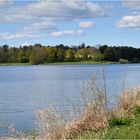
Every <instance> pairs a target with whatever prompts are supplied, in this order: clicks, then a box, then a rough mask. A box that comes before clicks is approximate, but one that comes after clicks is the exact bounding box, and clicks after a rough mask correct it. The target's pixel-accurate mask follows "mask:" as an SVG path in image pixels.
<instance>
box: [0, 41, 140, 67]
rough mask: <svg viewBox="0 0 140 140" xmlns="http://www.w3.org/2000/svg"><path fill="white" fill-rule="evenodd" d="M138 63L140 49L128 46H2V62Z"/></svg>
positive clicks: (0, 54) (0, 53) (0, 59)
mask: <svg viewBox="0 0 140 140" xmlns="http://www.w3.org/2000/svg"><path fill="white" fill-rule="evenodd" d="M107 61H108V62H119V63H130V62H131V63H138V62H140V49H139V48H133V47H128V46H107V45H101V46H100V47H99V48H97V47H94V46H86V45H85V44H84V43H83V44H81V45H78V46H71V47H70V46H66V45H63V44H60V45H56V46H44V45H41V44H35V45H28V46H20V47H19V48H16V47H10V46H8V45H3V46H0V63H7V64H12V63H13V64H15V63H16V64H18V63H22V64H23V63H30V64H33V65H35V64H42V63H56V62H57V64H59V63H60V62H65V63H75V64H76V63H85V62H88V63H98V62H99V63H102V62H107Z"/></svg>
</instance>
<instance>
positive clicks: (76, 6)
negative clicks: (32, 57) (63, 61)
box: [0, 0, 140, 48]
mask: <svg viewBox="0 0 140 140" xmlns="http://www.w3.org/2000/svg"><path fill="white" fill-rule="evenodd" d="M139 38H140V1H130V0H129V1H128V0H122V1H105V0H102V1H99V0H98V1H94V0H36V1H33V0H31V1H28V0H26V1H25V0H24V1H22V0H15V1H13V0H0V45H4V44H9V45H10V46H16V47H18V46H20V45H25V44H27V45H28V44H35V43H41V44H44V45H56V44H61V43H63V44H66V45H78V44H81V43H85V44H86V45H92V46H94V45H96V44H107V45H117V46H119V45H127V46H133V47H137V48H140V39H139Z"/></svg>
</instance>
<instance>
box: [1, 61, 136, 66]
mask: <svg viewBox="0 0 140 140" xmlns="http://www.w3.org/2000/svg"><path fill="white" fill-rule="evenodd" d="M94 64H138V63H131V62H128V63H120V62H112V61H99V62H95V61H71V62H52V63H48V62H44V63H42V64H38V65H94ZM31 65H32V64H30V63H0V66H31Z"/></svg>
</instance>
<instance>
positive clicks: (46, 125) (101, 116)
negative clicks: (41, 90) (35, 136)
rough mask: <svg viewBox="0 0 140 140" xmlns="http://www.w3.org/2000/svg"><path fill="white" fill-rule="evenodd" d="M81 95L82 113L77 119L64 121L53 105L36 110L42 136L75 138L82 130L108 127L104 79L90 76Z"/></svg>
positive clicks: (87, 130)
mask: <svg viewBox="0 0 140 140" xmlns="http://www.w3.org/2000/svg"><path fill="white" fill-rule="evenodd" d="M98 83H100V84H98ZM101 83H102V86H101ZM81 97H82V99H83V101H82V103H83V104H84V107H83V108H82V110H81V111H82V113H81V114H82V115H81V114H80V115H79V117H77V119H73V120H70V121H67V122H65V121H64V120H63V119H62V118H61V117H60V115H58V112H57V111H56V110H55V109H54V108H53V107H50V108H49V109H45V110H41V111H39V112H38V114H37V119H38V121H39V126H40V132H41V137H42V138H49V139H69V138H76V137H77V136H78V135H79V134H81V133H83V132H84V133H85V132H86V133H89V132H91V131H101V130H105V129H107V128H108V127H109V124H108V115H109V113H108V98H107V93H106V86H105V79H104V80H102V81H101V80H99V81H97V79H96V77H95V76H92V77H90V80H89V81H87V82H86V84H84V87H83V90H82V92H81Z"/></svg>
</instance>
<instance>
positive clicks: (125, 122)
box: [109, 118, 132, 126]
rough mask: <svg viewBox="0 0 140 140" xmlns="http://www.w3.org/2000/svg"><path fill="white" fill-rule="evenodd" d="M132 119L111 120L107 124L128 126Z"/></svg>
mask: <svg viewBox="0 0 140 140" xmlns="http://www.w3.org/2000/svg"><path fill="white" fill-rule="evenodd" d="M131 122H132V119H129V118H112V119H111V120H110V122H109V125H110V126H120V125H130V123H131Z"/></svg>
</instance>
